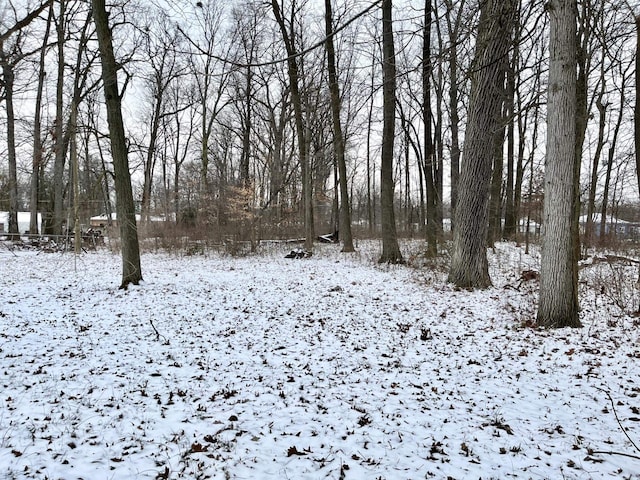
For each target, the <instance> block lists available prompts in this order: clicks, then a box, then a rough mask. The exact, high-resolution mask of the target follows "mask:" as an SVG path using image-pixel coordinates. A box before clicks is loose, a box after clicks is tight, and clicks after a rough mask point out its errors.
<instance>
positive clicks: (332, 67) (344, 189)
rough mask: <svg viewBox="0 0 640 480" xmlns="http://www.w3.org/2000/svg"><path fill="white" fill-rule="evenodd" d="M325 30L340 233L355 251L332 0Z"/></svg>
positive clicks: (344, 248)
mask: <svg viewBox="0 0 640 480" xmlns="http://www.w3.org/2000/svg"><path fill="white" fill-rule="evenodd" d="M324 5H325V27H326V29H325V31H326V33H327V41H326V42H325V48H326V50H327V72H328V75H329V93H330V96H331V118H332V120H333V122H332V124H333V150H334V154H335V156H336V163H337V164H338V176H339V182H340V235H341V236H342V251H343V252H353V251H354V250H355V249H354V248H353V238H352V236H351V205H350V203H349V184H348V179H347V164H346V160H345V155H344V151H345V144H344V135H343V134H342V124H341V120H340V110H341V108H340V87H339V85H338V73H337V71H336V51H335V47H334V44H333V13H332V11H331V0H325V1H324Z"/></svg>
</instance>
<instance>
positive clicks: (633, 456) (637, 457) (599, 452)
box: [589, 450, 640, 460]
mask: <svg viewBox="0 0 640 480" xmlns="http://www.w3.org/2000/svg"><path fill="white" fill-rule="evenodd" d="M589 454H590V455H596V454H600V455H620V456H622V457H629V458H635V459H636V460H640V456H638V455H632V454H630V453H624V452H605V451H595V450H594V451H590V452H589Z"/></svg>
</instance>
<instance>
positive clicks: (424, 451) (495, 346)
mask: <svg viewBox="0 0 640 480" xmlns="http://www.w3.org/2000/svg"><path fill="white" fill-rule="evenodd" d="M338 248H339V247H336V246H322V247H319V249H318V251H317V252H316V253H315V254H314V256H313V257H311V258H305V259H292V260H289V259H285V258H283V257H284V255H283V254H282V252H277V251H276V252H271V253H269V254H265V255H258V256H248V257H244V258H231V257H228V256H217V255H210V256H190V257H178V256H172V255H168V254H145V255H144V257H143V268H144V271H143V274H144V277H145V281H144V282H143V283H142V284H141V285H140V286H138V287H133V288H130V289H129V290H126V291H122V290H118V289H117V288H116V286H117V285H118V281H119V279H118V274H119V262H120V259H119V257H118V256H114V255H112V254H110V253H107V252H97V253H89V254H85V255H82V256H81V257H79V262H78V263H77V266H76V267H75V268H74V259H73V257H71V256H69V255H62V256H61V255H47V256H43V255H36V254H34V252H28V251H25V252H19V253H17V254H16V255H8V254H2V255H3V258H2V262H0V275H1V276H2V278H5V279H9V278H10V279H11V281H10V282H6V284H5V286H4V289H3V300H2V303H1V304H0V324H1V326H2V328H1V329H0V376H1V377H0V382H1V383H0V384H1V385H2V397H1V398H0V403H1V410H0V477H2V478H55V479H58V478H62V479H71V478H91V479H101V478H105V479H108V478H118V479H128V478H131V479H134V478H136V479H137V478H150V479H173V478H261V479H268V478H274V479H281V478H296V479H320V478H345V479H348V478H354V479H362V478H372V479H374V478H375V479H386V480H391V479H407V478H411V479H418V478H453V479H464V478H524V479H528V478H567V479H585V478H593V479H599V478H629V479H638V478H640V460H638V458H637V457H638V454H639V453H638V452H637V451H635V450H634V445H633V444H632V441H634V440H635V444H636V445H637V444H638V443H640V421H638V419H639V418H640V413H638V408H639V407H640V397H638V395H639V394H640V368H638V362H640V343H639V338H640V333H639V330H638V328H639V327H638V324H637V322H636V323H635V324H634V321H635V320H634V318H633V317H631V316H628V315H626V314H624V313H621V312H620V309H617V310H616V305H615V302H614V300H613V299H612V298H611V296H610V295H609V296H607V295H599V296H598V292H595V293H594V291H593V290H592V289H591V290H589V289H588V288H587V286H585V285H584V284H583V285H581V288H582V289H583V291H581V293H582V299H583V300H582V304H583V309H584V310H583V314H582V318H583V323H584V324H585V327H584V328H583V329H580V330H560V331H547V330H538V329H536V328H534V327H532V325H533V319H534V318H535V301H536V291H535V281H534V282H528V283H526V284H525V285H523V286H521V288H517V289H516V288H504V286H505V285H507V284H511V285H512V284H515V283H516V282H518V278H519V276H520V272H522V271H525V270H530V269H535V268H536V266H537V264H538V263H537V262H538V259H537V258H536V257H535V256H529V255H524V254H523V252H522V251H521V249H519V248H517V247H515V246H514V245H506V244H503V245H499V246H498V247H497V248H496V250H494V251H492V252H491V253H490V261H491V266H492V267H491V268H492V278H493V279H494V284H495V285H496V286H495V287H494V288H490V289H487V290H483V291H475V292H468V291H459V290H457V289H455V288H453V287H452V286H450V285H447V284H446V283H445V277H446V275H445V274H444V270H443V269H442V266H441V265H440V266H435V267H433V268H432V267H430V266H428V265H427V266H421V267H420V268H410V267H406V266H378V265H376V264H375V261H373V260H372V259H374V258H375V255H376V253H375V248H376V245H375V244H372V245H367V244H363V245H361V248H360V253H359V254H356V255H344V254H340V253H338V250H337V249H338ZM408 248H414V249H417V248H419V247H416V246H415V245H414V246H413V247H408ZM598 302H599V303H598ZM594 305H595V306H596V307H597V308H596V307H594ZM605 306H606V308H604V307H605ZM602 452H612V453H602ZM623 454H626V455H623Z"/></svg>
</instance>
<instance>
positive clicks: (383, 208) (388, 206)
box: [378, 0, 404, 263]
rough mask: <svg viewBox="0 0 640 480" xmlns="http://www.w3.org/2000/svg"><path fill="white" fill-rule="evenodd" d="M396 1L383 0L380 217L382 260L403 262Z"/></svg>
mask: <svg viewBox="0 0 640 480" xmlns="http://www.w3.org/2000/svg"><path fill="white" fill-rule="evenodd" d="M391 10H392V1H391V0H382V98H383V106H382V112H383V113H382V115H383V126H382V165H381V168H380V217H381V218H380V220H381V223H382V256H381V257H380V259H379V260H378V262H379V263H403V261H404V259H403V258H402V254H401V253H400V246H399V245H398V234H397V232H396V216H395V212H394V207H393V192H394V184H393V143H394V139H395V130H396V128H395V127H396V118H395V111H396V59H395V47H394V43H393V20H392V14H391Z"/></svg>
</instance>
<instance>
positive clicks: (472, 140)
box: [449, 0, 515, 288]
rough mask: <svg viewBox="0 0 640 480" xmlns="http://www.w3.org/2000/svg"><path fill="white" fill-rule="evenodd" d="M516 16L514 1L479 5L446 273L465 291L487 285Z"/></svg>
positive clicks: (490, 2)
mask: <svg viewBox="0 0 640 480" xmlns="http://www.w3.org/2000/svg"><path fill="white" fill-rule="evenodd" d="M514 13H515V1H514V0H507V1H500V0H488V1H486V2H483V3H481V13H480V25H479V29H478V38H477V40H476V53H475V58H474V63H473V65H472V69H473V74H472V75H473V76H472V79H471V82H472V83H471V97H470V100H469V120H468V123H467V131H466V135H465V143H464V158H463V160H464V164H463V166H462V167H463V168H462V171H461V175H460V185H459V192H458V194H459V197H458V204H457V206H456V211H455V223H456V228H455V230H454V235H453V254H452V258H451V269H450V271H449V281H450V282H452V283H454V284H456V285H457V286H459V287H463V288H486V287H488V286H490V285H491V279H490V277H489V265H488V261H487V227H488V206H489V205H488V204H489V184H490V182H491V165H492V160H493V153H494V148H495V146H494V136H495V134H496V133H497V132H498V131H499V129H500V128H501V125H500V123H501V109H502V104H503V101H504V86H503V85H504V77H505V71H504V67H503V65H502V63H503V62H502V61H503V59H504V58H506V56H507V54H508V52H509V48H510V47H511V46H512V41H511V35H512V31H513V22H514Z"/></svg>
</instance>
